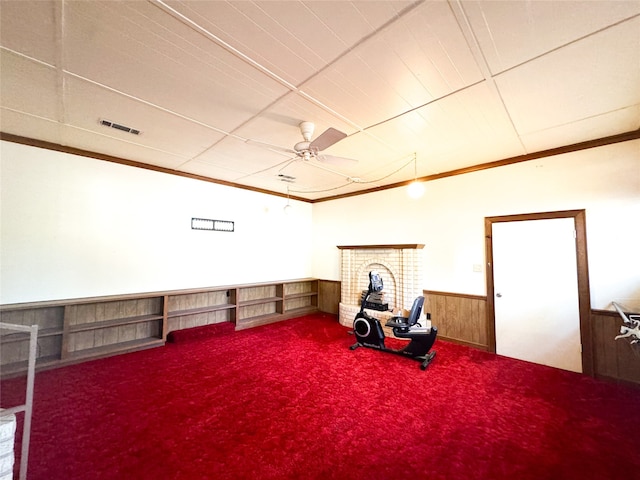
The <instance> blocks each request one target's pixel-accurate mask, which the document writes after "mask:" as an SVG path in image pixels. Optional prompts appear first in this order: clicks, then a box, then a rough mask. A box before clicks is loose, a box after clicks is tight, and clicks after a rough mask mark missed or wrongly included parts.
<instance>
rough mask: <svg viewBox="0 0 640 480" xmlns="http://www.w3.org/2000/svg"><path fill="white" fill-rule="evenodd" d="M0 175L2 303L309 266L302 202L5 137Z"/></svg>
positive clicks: (242, 279) (306, 209)
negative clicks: (205, 227) (202, 225)
mask: <svg viewBox="0 0 640 480" xmlns="http://www.w3.org/2000/svg"><path fill="white" fill-rule="evenodd" d="M0 175H1V177H0V180H1V189H2V190H1V196H0V200H1V204H0V207H1V210H0V219H1V223H0V303H3V304H4V303H18V302H27V301H39V300H51V299H62V298H80V297H88V296H100V295H111V294H124V293H139V292H150V291H159V290H168V289H180V288H195V287H207V286H215V285H229V284H237V283H253V282H261V281H273V280H285V279H294V278H303V277H310V276H311V274H312V270H311V258H312V253H311V233H312V228H311V221H312V206H311V204H309V203H306V202H295V201H292V202H291V204H292V206H293V208H292V211H291V214H289V215H284V213H283V207H284V205H285V204H286V199H283V198H281V197H276V196H273V195H265V194H261V193H257V192H251V191H247V190H241V189H236V188H231V187H226V186H222V185H216V184H212V183H208V182H202V181H197V180H192V179H187V178H182V177H178V176H173V175H167V174H163V173H158V172H153V171H149V170H143V169H138V168H132V167H127V166H123V165H118V164H114V163H109V162H103V161H98V160H92V159H88V158H84V157H79V156H74V155H69V154H64V153H59V152H53V151H48V150H43V149H38V148H33V147H28V146H23V145H18V144H14V143H9V142H0ZM191 217H202V218H211V219H220V220H233V221H234V222H235V232H234V233H225V232H209V231H197V230H191Z"/></svg>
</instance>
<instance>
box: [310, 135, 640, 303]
mask: <svg viewBox="0 0 640 480" xmlns="http://www.w3.org/2000/svg"><path fill="white" fill-rule="evenodd" d="M425 185H426V193H425V195H424V196H423V197H422V198H421V199H419V200H411V199H409V198H408V196H407V194H406V189H405V188H397V189H392V190H385V191H381V192H377V193H372V194H368V195H362V196H356V197H349V198H344V199H340V200H334V201H329V202H321V203H316V204H314V207H313V241H314V247H313V275H314V276H316V277H318V278H324V279H331V280H339V279H340V271H339V268H340V253H339V252H340V251H339V250H338V249H337V248H336V246H337V245H361V244H365V245H366V244H397V243H424V244H425V266H424V268H425V271H424V276H423V277H424V279H425V280H424V282H425V284H424V288H425V289H428V290H437V291H444V292H454V293H467V294H475V295H485V294H486V285H485V283H486V282H485V269H484V265H485V261H484V257H485V252H484V248H485V247H484V245H485V242H484V218H485V217H488V216H499V215H511V214H521V213H536V212H548V211H558V210H572V209H585V210H586V217H587V248H588V260H589V274H590V275H589V277H590V288H591V302H592V308H596V309H606V308H608V307H610V302H611V301H617V302H620V303H622V304H623V305H625V306H627V307H629V308H633V309H635V311H638V310H640V240H639V239H640V141H638V140H636V141H633V142H626V143H621V144H616V145H609V146H606V147H601V148H596V149H591V150H585V151H582V152H574V153H571V154H566V155H561V156H555V157H549V158H544V159H539V160H533V161H530V162H525V163H520V164H516V165H511V166H506V167H500V168H495V169H491V170H483V171H480V172H475V173H469V174H465V175H460V176H455V177H449V178H444V179H440V180H435V181H432V182H427V183H426V184H425ZM474 265H481V266H482V271H481V272H474V268H473V267H474Z"/></svg>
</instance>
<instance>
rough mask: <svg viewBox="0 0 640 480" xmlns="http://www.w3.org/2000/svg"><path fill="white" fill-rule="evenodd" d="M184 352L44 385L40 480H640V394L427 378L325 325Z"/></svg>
mask: <svg viewBox="0 0 640 480" xmlns="http://www.w3.org/2000/svg"><path fill="white" fill-rule="evenodd" d="M174 340H175V341H176V343H169V344H167V346H165V347H162V348H157V349H153V350H147V351H144V352H138V353H132V354H127V355H121V356H118V357H112V358H108V359H104V360H97V361H92V362H87V363H84V364H80V365H74V366H70V367H64V368H60V369H56V370H50V371H45V372H41V373H39V374H37V376H36V389H35V407H34V416H33V430H32V446H31V454H30V462H29V478H30V479H32V480H39V479H42V480H57V479H61V480H62V479H64V480H71V479H73V480H82V479H92V480H97V479H119V480H120V479H190V480H193V479H292V478H298V479H397V478H418V479H423V478H424V479H433V480H437V479H446V480H456V479H460V480H462V479H465V480H466V479H491V480H501V479H510V480H511V479H519V480H523V479H524V480H526V479H569V480H571V479H580V480H589V479H594V480H595V479H598V480H603V479H625V480H629V479H633V478H636V479H637V478H640V455H639V454H638V447H639V446H640V429H639V428H638V427H639V425H640V408H639V407H640V389H636V388H631V387H625V386H617V385H614V384H610V383H605V382H601V381H597V380H594V379H592V378H588V377H585V376H582V375H578V374H575V373H571V372H565V371H561V370H557V369H553V368H548V367H544V366H540V365H533V364H529V363H526V362H521V361H517V360H513V359H508V358H504V357H499V356H496V355H492V354H488V353H485V352H480V351H477V350H473V349H469V348H467V347H463V346H459V345H454V344H450V343H446V342H442V341H440V340H438V341H436V344H435V346H434V349H435V350H437V352H438V353H437V356H436V358H435V360H434V362H433V363H432V364H431V365H430V366H429V368H428V369H427V370H426V371H421V370H420V368H419V364H418V362H414V361H412V360H410V359H406V358H403V357H399V356H395V355H388V354H384V353H382V352H378V351H375V350H370V349H364V348H359V349H357V350H355V351H351V350H349V348H348V347H349V345H351V344H352V343H353V342H354V338H353V336H351V335H348V333H347V329H346V328H344V327H342V326H340V325H339V324H338V323H337V322H336V320H335V317H333V316H330V315H324V314H319V315H312V316H308V317H304V318H300V319H295V320H289V321H285V322H281V323H278V324H272V325H267V326H264V327H259V328H255V329H251V330H245V331H241V332H229V331H228V330H226V331H225V332H224V334H220V335H209V336H207V335H206V334H203V332H202V331H200V332H199V334H198V335H197V336H196V338H193V339H189V338H180V337H179V336H175V338H174ZM23 385H24V380H23V379H13V380H7V381H4V382H3V383H2V397H3V405H7V406H8V405H11V403H12V402H16V403H17V402H18V401H21V399H20V395H21V391H22V388H23Z"/></svg>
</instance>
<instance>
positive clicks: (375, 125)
mask: <svg viewBox="0 0 640 480" xmlns="http://www.w3.org/2000/svg"><path fill="white" fill-rule="evenodd" d="M485 82H486V80H485V79H482V80H478V81H477V82H474V83H471V84H469V85H465V86H464V87H461V88H458V89H457V90H454V91H452V92H449V93H447V94H445V95H442V96H440V97H438V98H434V99H433V100H429V101H428V102H426V103H423V104H422V105H418V106H417V107H413V108H411V109H409V110H407V111H405V112H402V113H399V114H397V115H394V116H393V117H389V118H387V119H385V120H382V121H380V122H378V123H374V124H371V125H369V126H367V127H365V130H368V129H371V128H375V127H379V126H380V125H384V124H385V123H387V122H391V121H393V120H397V119H398V118H401V117H403V116H404V115H408V114H410V113H414V112H416V111H417V110H420V109H422V108H424V107H428V106H429V105H433V104H435V103H438V102H440V101H441V100H444V99H446V98H449V97H452V96H454V95H457V94H458V93H461V92H464V91H465V90H468V89H471V88H473V87H476V86H478V85H480V84H482V83H485Z"/></svg>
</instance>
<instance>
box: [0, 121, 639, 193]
mask: <svg viewBox="0 0 640 480" xmlns="http://www.w3.org/2000/svg"><path fill="white" fill-rule="evenodd" d="M638 138H640V129H638V130H631V131H629V132H624V133H620V134H617V135H611V136H608V137H602V138H597V139H593V140H587V141H584V142H579V143H574V144H571V145H565V146H562V147H556V148H550V149H547V150H541V151H539V152H533V153H527V154H525V155H518V156H515V157H509V158H505V159H502V160H496V161H493V162H486V163H480V164H478V165H472V166H469V167H463V168H457V169H455V170H449V171H447V172H441V173H436V174H433V175H427V176H424V177H420V178H418V181H420V182H429V181H433V180H438V179H441V178H447V177H454V176H457V175H464V174H466V173H473V172H479V171H481V170H488V169H490V168H497V167H504V166H506V165H513V164H515V163H521V162H528V161H530V160H536V159H538V158H545V157H552V156H556V155H562V154H565V153H572V152H578V151H580V150H587V149H590V148H597V147H604V146H606V145H613V144H615V143H622V142H628V141H631V140H637V139H638ZM0 140H4V141H7V142H13V143H19V144H22V145H29V146H32V147H36V148H44V149H47V150H54V151H57V152H63V153H70V154H72V155H80V156H83V157H88V158H93V159H96V160H104V161H107V162H113V163H119V164H121V165H128V166H131V167H136V168H144V169H146V170H153V171H156V172H161V173H167V174H170V175H177V176H180V177H186V178H191V179H194V180H202V181H203V182H209V183H215V184H218V185H224V186H228V187H234V188H240V189H243V190H250V191H253V192H259V193H265V194H267V195H275V196H278V197H282V198H287V197H288V198H291V199H292V200H298V201H300V202H307V203H319V202H327V201H329V200H338V199H341V198H347V197H354V196H358V195H365V194H367V193H374V192H379V191H382V190H389V189H391V188H398V187H403V186H405V185H409V184H410V183H411V182H413V181H414V180H413V179H411V180H406V181H403V182H396V183H392V184H389V185H384V186H381V187H375V188H368V189H366V190H358V191H357V192H351V193H343V194H340V195H333V196H330V197H323V198H318V199H315V200H309V199H307V198H302V197H296V196H293V195H287V194H284V193H279V192H274V191H271V190H265V189H261V188H257V187H250V186H246V185H240V184H237V183H233V182H228V181H225V180H216V179H214V178H210V177H204V176H201V175H195V174H193V173H187V172H180V171H178V170H172V169H170V168H165V167H158V166H155V165H149V164H146V163H142V162H136V161H133V160H127V159H124V158H119V157H113V156H111V155H105V154H102V153H97V152H91V151H89V150H82V149H79V148H73V147H68V146H64V145H59V144H57V143H52V142H46V141H44V140H36V139H33V138H28V137H22V136H19V135H13V134H11V133H5V132H2V131H0Z"/></svg>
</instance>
